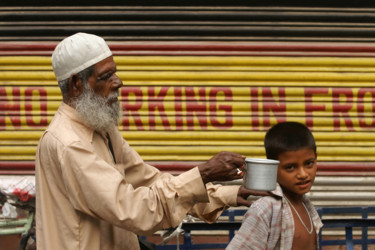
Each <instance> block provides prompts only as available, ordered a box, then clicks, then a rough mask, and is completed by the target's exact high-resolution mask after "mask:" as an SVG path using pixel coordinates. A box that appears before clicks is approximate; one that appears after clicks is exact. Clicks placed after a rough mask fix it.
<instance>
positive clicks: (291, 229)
mask: <svg viewBox="0 0 375 250" xmlns="http://www.w3.org/2000/svg"><path fill="white" fill-rule="evenodd" d="M264 146H265V149H266V155H267V158H268V159H274V160H279V161H280V164H279V166H278V172H277V182H278V184H277V187H276V190H274V191H272V193H273V195H274V196H273V197H272V196H267V197H262V198H260V199H258V200H257V201H255V202H254V203H253V204H252V205H251V207H250V208H249V210H248V211H247V213H246V214H245V217H244V220H243V222H242V225H241V228H240V229H239V231H238V232H237V234H236V235H235V236H234V238H233V240H232V241H231V242H230V243H229V245H228V247H227V249H236V250H237V249H261V250H264V249H296V250H297V249H298V250H301V249H303V250H310V249H311V250H315V249H318V237H317V235H318V233H319V230H320V228H321V227H322V226H323V224H322V222H321V220H320V218H319V215H318V213H317V212H316V210H315V208H314V206H313V205H312V204H311V202H310V200H309V199H308V198H307V197H306V196H305V194H306V193H307V192H309V191H310V189H311V186H312V184H313V182H314V179H315V174H316V169H317V165H316V159H317V153H316V145H315V140H314V137H313V135H312V133H311V132H310V130H309V129H308V128H307V127H306V126H305V125H303V124H300V123H297V122H283V123H279V124H276V125H275V126H273V127H272V128H271V129H270V130H269V131H268V132H267V134H266V137H265V140H264Z"/></svg>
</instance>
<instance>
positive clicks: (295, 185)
mask: <svg viewBox="0 0 375 250" xmlns="http://www.w3.org/2000/svg"><path fill="white" fill-rule="evenodd" d="M278 160H279V161H280V164H279V167H278V170H277V181H278V183H279V184H280V186H281V187H282V188H283V192H284V193H285V195H287V196H288V197H290V198H292V197H296V198H297V197H302V195H303V194H305V193H307V192H309V191H310V189H311V186H312V184H313V183H314V180H315V174H316V169H317V164H316V154H315V153H314V150H312V149H307V148H304V149H299V150H296V151H286V152H284V153H282V154H280V155H279V157H278Z"/></svg>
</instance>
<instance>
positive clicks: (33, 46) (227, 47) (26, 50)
mask: <svg viewBox="0 0 375 250" xmlns="http://www.w3.org/2000/svg"><path fill="white" fill-rule="evenodd" d="M56 45H57V43H55V42H28V43H10V42H1V43H0V54H1V55H50V54H51V53H52V51H53V50H54V48H55V46H56ZM109 46H110V48H111V50H112V51H113V53H114V54H115V55H223V56H225V55H238V56H241V55H243V56H245V55H259V56H261V55H265V56H281V55H293V56H363V57H367V56H374V54H373V53H375V45H371V44H356V45H345V44H332V43H331V44H329V43H323V44H303V43H300V44H290V43H287V44H283V43H277V44H275V43H262V44H259V43H219V42H211V43H209V42H207V43H199V42H190V43H187V42H186V43H178V42H175V43H173V42H172V43H155V42H149V43H147V42H139V43H137V42H123V43H111V42H109Z"/></svg>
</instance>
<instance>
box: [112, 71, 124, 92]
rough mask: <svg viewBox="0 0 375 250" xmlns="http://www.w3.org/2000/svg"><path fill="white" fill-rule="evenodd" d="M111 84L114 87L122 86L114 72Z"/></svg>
mask: <svg viewBox="0 0 375 250" xmlns="http://www.w3.org/2000/svg"><path fill="white" fill-rule="evenodd" d="M112 85H113V87H114V88H115V89H119V88H121V87H122V86H123V84H122V81H121V79H120V78H119V77H118V76H117V75H116V74H114V76H113V80H112Z"/></svg>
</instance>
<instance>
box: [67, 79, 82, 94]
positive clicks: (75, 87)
mask: <svg viewBox="0 0 375 250" xmlns="http://www.w3.org/2000/svg"><path fill="white" fill-rule="evenodd" d="M68 89H69V97H70V98H76V97H77V96H79V95H80V94H81V93H82V91H83V82H82V80H81V78H80V77H78V75H77V74H73V75H71V76H70V78H69V82H68Z"/></svg>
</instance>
